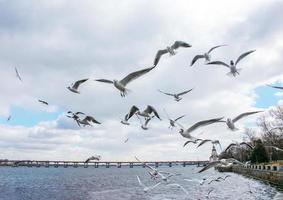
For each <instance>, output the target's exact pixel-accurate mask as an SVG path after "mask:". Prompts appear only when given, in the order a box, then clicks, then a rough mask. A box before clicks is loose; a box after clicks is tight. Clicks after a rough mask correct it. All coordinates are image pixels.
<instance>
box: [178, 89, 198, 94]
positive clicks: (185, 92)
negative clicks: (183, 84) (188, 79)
mask: <svg viewBox="0 0 283 200" xmlns="http://www.w3.org/2000/svg"><path fill="white" fill-rule="evenodd" d="M193 89H194V88H192V89H189V90H186V91H184V92H181V93H179V94H177V95H178V96H181V95H184V94H187V93H188V92H190V91H192V90H193Z"/></svg>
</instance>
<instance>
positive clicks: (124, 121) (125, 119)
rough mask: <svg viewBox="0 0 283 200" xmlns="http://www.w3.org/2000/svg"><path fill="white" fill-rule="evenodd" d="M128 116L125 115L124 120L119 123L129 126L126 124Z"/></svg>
mask: <svg viewBox="0 0 283 200" xmlns="http://www.w3.org/2000/svg"><path fill="white" fill-rule="evenodd" d="M128 120H129V119H128V114H126V115H125V117H124V119H123V120H121V121H120V122H121V123H122V124H124V125H130V123H129V122H128Z"/></svg>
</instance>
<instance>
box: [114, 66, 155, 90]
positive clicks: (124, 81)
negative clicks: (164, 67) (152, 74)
mask: <svg viewBox="0 0 283 200" xmlns="http://www.w3.org/2000/svg"><path fill="white" fill-rule="evenodd" d="M153 68H154V67H149V68H146V69H142V70H139V71H136V72H132V73H130V74H128V75H127V76H126V77H125V78H123V79H122V80H121V81H119V82H120V83H121V84H122V85H124V86H126V85H127V84H128V83H130V82H131V81H133V80H135V79H137V78H139V77H140V76H142V75H144V74H146V73H147V72H149V71H151V70H152V69H153Z"/></svg>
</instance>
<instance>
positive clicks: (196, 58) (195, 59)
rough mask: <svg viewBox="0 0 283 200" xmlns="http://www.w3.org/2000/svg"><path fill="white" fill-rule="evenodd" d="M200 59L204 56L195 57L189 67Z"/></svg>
mask: <svg viewBox="0 0 283 200" xmlns="http://www.w3.org/2000/svg"><path fill="white" fill-rule="evenodd" d="M201 58H204V55H196V56H195V57H194V58H193V60H192V62H191V66H193V64H195V62H196V61H197V60H198V59H201Z"/></svg>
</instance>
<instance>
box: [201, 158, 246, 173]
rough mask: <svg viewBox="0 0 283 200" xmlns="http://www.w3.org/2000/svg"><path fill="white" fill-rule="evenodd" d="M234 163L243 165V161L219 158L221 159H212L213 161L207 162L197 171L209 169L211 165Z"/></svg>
mask: <svg viewBox="0 0 283 200" xmlns="http://www.w3.org/2000/svg"><path fill="white" fill-rule="evenodd" d="M234 163H236V164H240V165H243V163H241V162H240V161H238V160H236V159H234V158H228V159H221V160H217V161H213V162H210V163H208V164H207V165H206V166H205V167H203V168H202V169H201V170H199V171H198V173H201V172H203V171H206V170H208V169H210V168H211V167H216V166H230V165H232V164H234Z"/></svg>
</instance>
